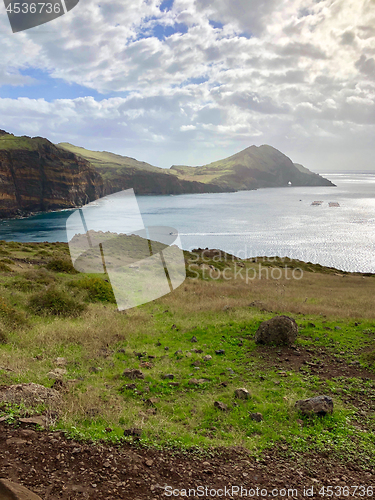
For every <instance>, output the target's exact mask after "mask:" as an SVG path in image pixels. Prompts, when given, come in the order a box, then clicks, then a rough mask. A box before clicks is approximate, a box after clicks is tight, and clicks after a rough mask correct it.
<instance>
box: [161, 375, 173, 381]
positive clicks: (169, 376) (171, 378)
mask: <svg viewBox="0 0 375 500" xmlns="http://www.w3.org/2000/svg"><path fill="white" fill-rule="evenodd" d="M161 378H162V379H164V380H173V379H174V375H173V374H172V373H167V374H166V375H162V376H161Z"/></svg>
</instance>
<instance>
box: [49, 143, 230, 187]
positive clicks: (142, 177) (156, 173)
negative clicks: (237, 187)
mask: <svg viewBox="0 0 375 500" xmlns="http://www.w3.org/2000/svg"><path fill="white" fill-rule="evenodd" d="M58 147H60V148H62V149H64V150H66V151H70V152H72V153H75V154H77V155H79V156H81V157H82V158H85V159H86V160H88V161H89V162H90V163H91V165H92V166H93V167H94V168H95V170H96V171H97V172H98V173H99V174H100V175H101V176H102V177H103V181H104V190H105V193H106V194H111V193H115V192H117V191H121V190H123V189H129V188H133V189H134V192H135V193H136V194H141V195H145V194H147V195H149V194H150V195H151V194H152V195H165V194H188V193H217V192H222V191H226V190H227V189H225V188H224V187H221V186H219V185H217V184H211V183H204V184H203V183H202V182H200V180H199V179H192V180H189V179H179V178H178V177H177V176H176V175H174V172H172V171H170V170H167V169H165V168H160V167H154V166H153V165H150V164H149V163H146V162H143V161H138V160H136V159H134V158H130V157H128V156H120V155H116V154H114V153H109V152H107V151H90V150H88V149H85V148H81V147H78V146H73V145H72V144H69V143H66V142H64V143H60V144H58ZM231 191H233V189H231Z"/></svg>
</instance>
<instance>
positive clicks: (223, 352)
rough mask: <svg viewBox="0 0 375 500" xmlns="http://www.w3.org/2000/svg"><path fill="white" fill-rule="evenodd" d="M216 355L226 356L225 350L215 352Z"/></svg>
mask: <svg viewBox="0 0 375 500" xmlns="http://www.w3.org/2000/svg"><path fill="white" fill-rule="evenodd" d="M215 354H217V355H218V356H220V355H222V354H225V351H224V349H218V350H217V351H215Z"/></svg>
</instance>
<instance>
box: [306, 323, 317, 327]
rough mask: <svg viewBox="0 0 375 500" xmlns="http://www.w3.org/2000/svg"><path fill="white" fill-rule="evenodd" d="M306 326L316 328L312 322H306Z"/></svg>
mask: <svg viewBox="0 0 375 500" xmlns="http://www.w3.org/2000/svg"><path fill="white" fill-rule="evenodd" d="M307 326H309V327H310V328H316V326H315V325H314V323H307Z"/></svg>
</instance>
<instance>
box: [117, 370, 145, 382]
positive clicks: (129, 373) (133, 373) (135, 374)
mask: <svg viewBox="0 0 375 500" xmlns="http://www.w3.org/2000/svg"><path fill="white" fill-rule="evenodd" d="M122 376H123V377H125V378H129V379H131V380H134V379H144V378H145V376H144V374H143V373H142V372H141V370H137V369H133V370H131V369H130V368H127V369H126V370H125V371H124V372H123V374H122Z"/></svg>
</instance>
